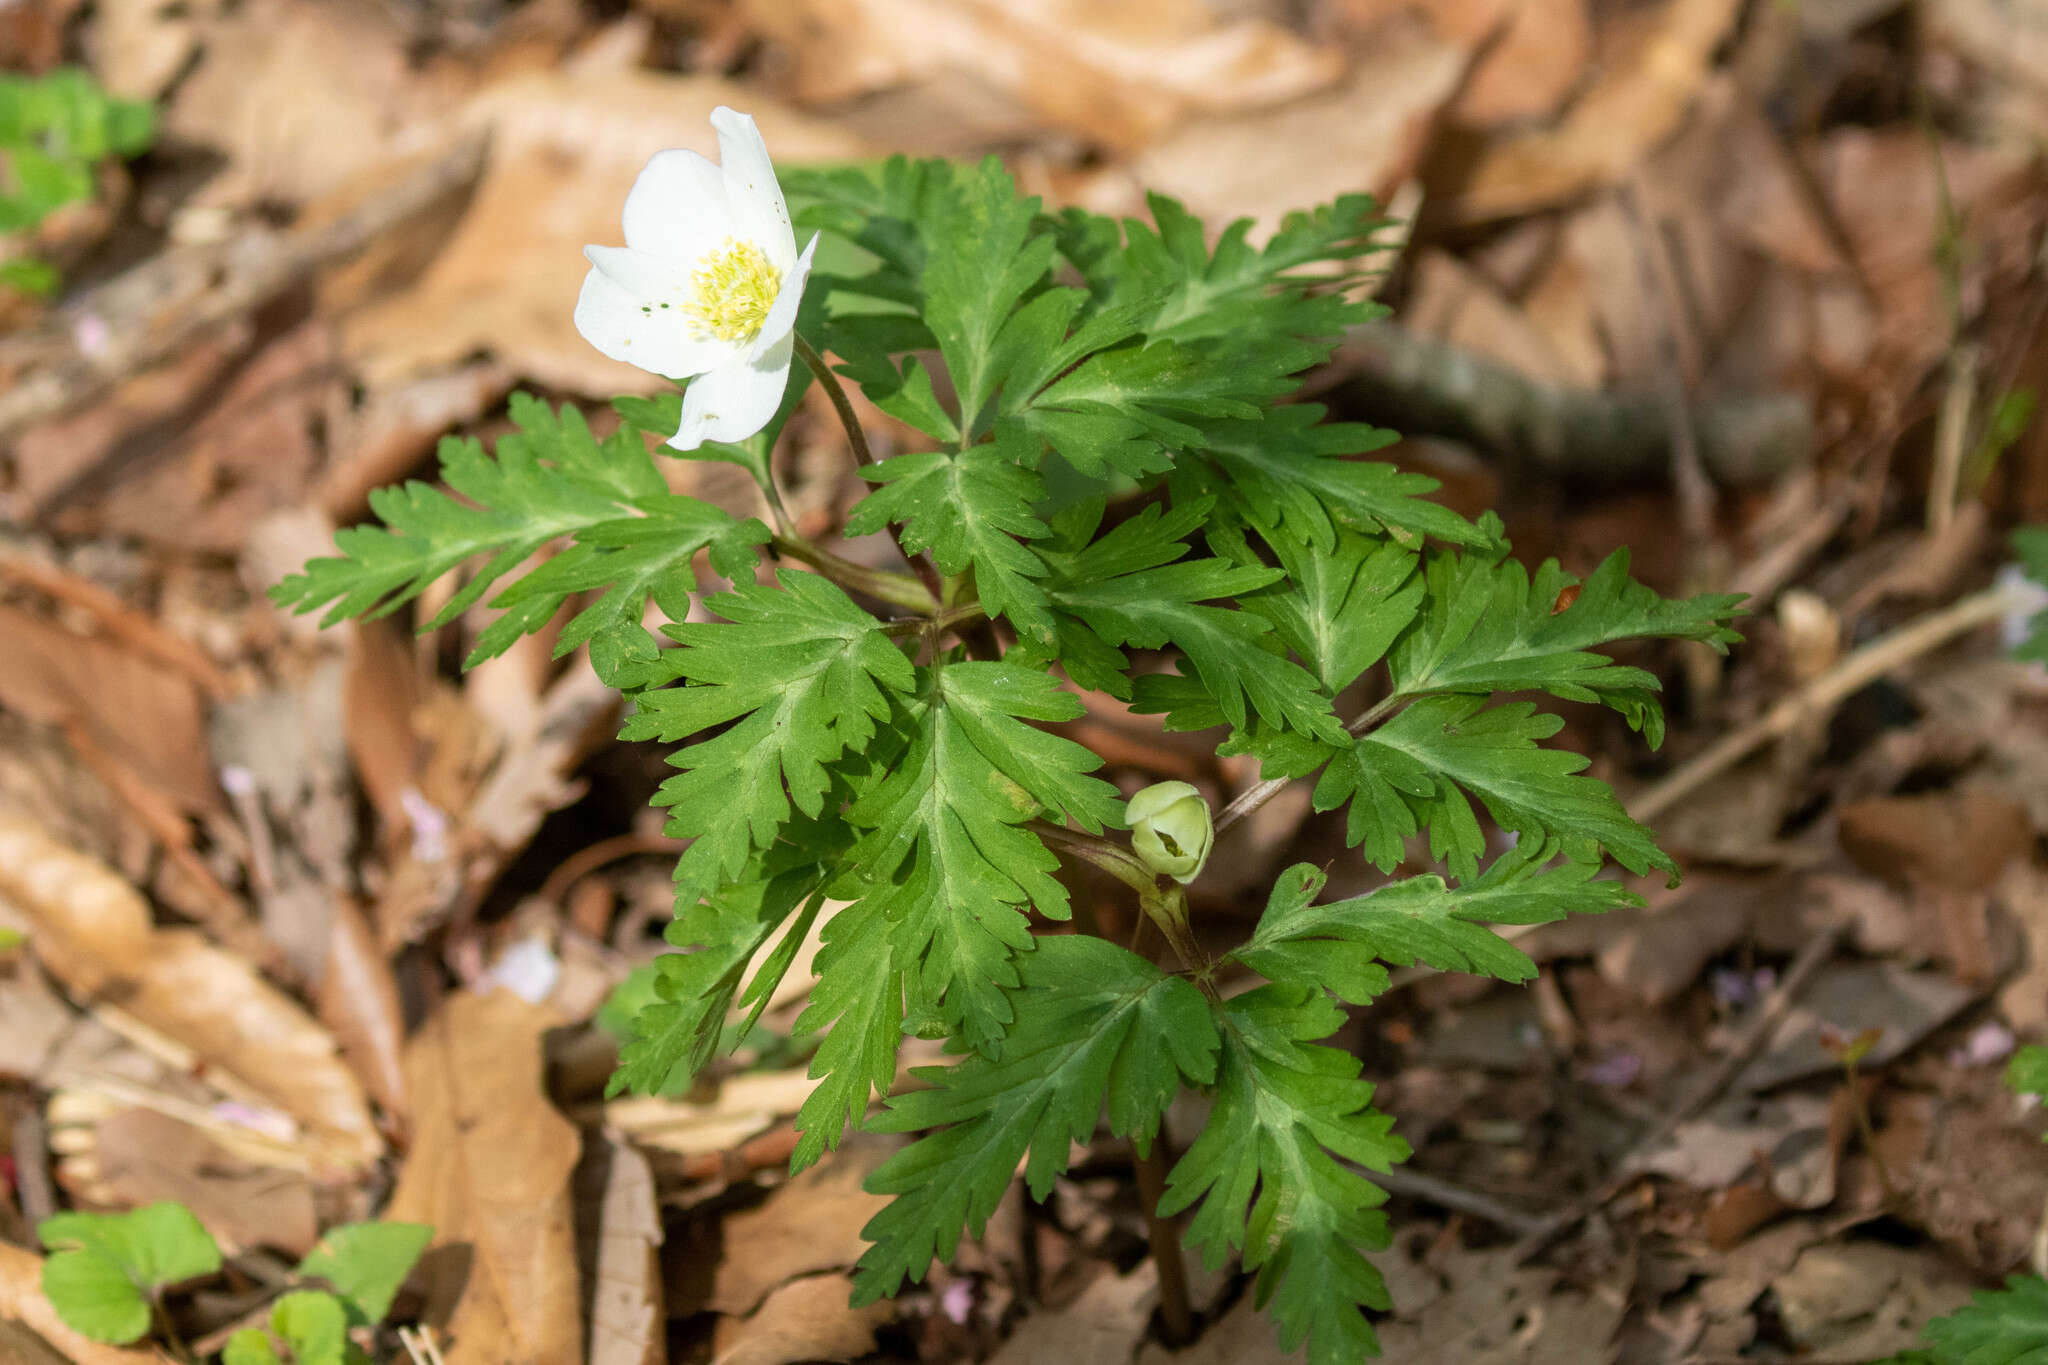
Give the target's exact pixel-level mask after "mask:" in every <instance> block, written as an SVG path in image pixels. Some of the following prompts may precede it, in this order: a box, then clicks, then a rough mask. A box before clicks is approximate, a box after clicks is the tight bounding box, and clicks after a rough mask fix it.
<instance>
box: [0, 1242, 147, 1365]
mask: <svg viewBox="0 0 2048 1365" xmlns="http://www.w3.org/2000/svg"><path fill="white" fill-rule="evenodd" d="M0 1320H6V1321H9V1322H18V1323H20V1324H22V1325H23V1326H25V1327H27V1328H29V1329H30V1330H31V1331H33V1332H34V1333H35V1334H36V1335H37V1336H39V1337H41V1338H42V1339H43V1340H44V1341H46V1342H48V1343H49V1344H50V1345H52V1346H54V1347H56V1348H57V1349H58V1350H60V1351H62V1352H63V1353H64V1357H65V1358H67V1359H68V1360H69V1361H70V1362H71V1365H168V1363H169V1361H170V1357H169V1356H167V1355H165V1354H164V1353H163V1352H161V1351H158V1350H154V1349H147V1350H135V1351H131V1350H125V1349H123V1348H122V1347H119V1346H102V1345H101V1344H100V1343H99V1342H97V1341H88V1340H87V1339H86V1338H84V1337H82V1336H80V1335H79V1334H78V1333H76V1332H74V1331H72V1330H71V1329H70V1328H69V1327H66V1326H65V1325H64V1324H63V1322H62V1321H61V1320H59V1319H58V1317H57V1310H56V1309H54V1308H52V1307H50V1300H49V1299H48V1298H47V1297H45V1296H44V1294H43V1258H42V1257H40V1256H37V1255H35V1254H34V1253H33V1252H28V1251H23V1250H22V1249H21V1248H20V1247H16V1246H9V1245H8V1244H7V1243H5V1242H0ZM6 1345H7V1342H6V1340H5V1338H4V1337H0V1348H4V1347H5V1346H6Z"/></svg>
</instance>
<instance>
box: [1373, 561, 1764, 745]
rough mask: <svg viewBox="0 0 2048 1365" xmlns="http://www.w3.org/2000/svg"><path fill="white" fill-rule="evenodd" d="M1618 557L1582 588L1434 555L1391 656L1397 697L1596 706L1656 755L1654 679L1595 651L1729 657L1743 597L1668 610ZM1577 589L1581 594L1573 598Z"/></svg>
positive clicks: (1552, 574)
mask: <svg viewBox="0 0 2048 1365" xmlns="http://www.w3.org/2000/svg"><path fill="white" fill-rule="evenodd" d="M1628 562H1629V556H1628V551H1627V550H1625V549H1622V550H1616V551H1615V552H1614V553H1613V554H1611V555H1609V556H1608V557H1607V558H1606V560H1605V561H1603V562H1602V563H1601V565H1600V567H1599V568H1598V569H1596V570H1594V572H1593V575H1592V577H1590V578H1588V579H1587V580H1586V581H1585V582H1584V583H1583V584H1580V583H1579V581H1578V580H1577V579H1575V578H1573V577H1572V576H1571V575H1569V574H1567V573H1566V572H1565V571H1564V570H1563V569H1562V568H1560V567H1559V566H1558V563H1557V561H1556V560H1554V559H1552V560H1546V561H1545V562H1544V563H1543V565H1542V567H1541V568H1539V569H1538V570H1537V571H1536V573H1535V575H1534V576H1533V577H1531V576H1530V574H1529V573H1528V571H1527V570H1525V569H1524V568H1523V567H1522V566H1521V564H1520V563H1518V562H1517V561H1515V560H1513V559H1507V558H1499V557H1487V556H1483V555H1473V554H1466V555H1453V554H1432V555H1430V556H1429V557H1428V560H1427V564H1426V567H1425V574H1426V576H1427V579H1428V583H1429V592H1428V595H1427V597H1426V598H1425V599H1424V600H1425V603H1426V605H1425V607H1424V610H1423V613H1422V617H1421V619H1420V620H1419V621H1418V622H1417V623H1416V627H1415V629H1414V630H1413V631H1411V632H1410V633H1409V634H1408V635H1407V636H1406V637H1405V638H1404V639H1403V640H1402V641H1401V643H1400V645H1399V647H1398V648H1396V649H1395V651H1394V654H1393V658H1392V661H1391V664H1392V669H1393V680H1394V690H1395V692H1397V693H1401V694H1411V695H1412V694H1418V693H1424V692H1472V693H1487V692H1523V691H1536V690H1541V691H1545V692H1548V693H1550V694H1551V695H1552V696H1555V697H1559V698H1562V699H1563V700H1566V701H1588V702H1597V703H1599V704H1601V705H1604V706H1608V707H1612V708H1613V709H1614V710H1616V711H1618V712H1620V713H1621V714H1622V715H1623V716H1624V717H1625V718H1626V719H1627V720H1628V722H1629V724H1630V725H1632V726H1633V727H1635V728H1636V729H1638V730H1641V731H1643V732H1644V736H1645V738H1647V739H1648V740H1649V741H1650V743H1651V745H1652V746H1655V745H1656V744H1658V743H1660V742H1661V741H1662V739H1663V735H1664V714H1663V711H1662V709H1661V708H1660V707H1659V706H1658V705H1657V701H1656V692H1657V690H1658V686H1659V684H1658V682H1657V678H1656V676H1655V675H1654V674H1651V673H1648V672H1645V671H1644V670H1642V669H1640V668H1629V667H1625V666H1623V665H1621V664H1617V663H1615V662H1614V661H1613V660H1612V659H1610V658H1608V657H1607V656H1606V655H1604V654H1596V653H1594V652H1593V650H1595V649H1596V648H1597V647H1599V646H1601V645H1608V644H1612V643H1614V642H1615V641H1617V640H1628V639H1666V640H1697V641H1700V642H1701V643H1704V644H1708V645H1711V646H1713V647H1714V648H1715V649H1718V650H1721V651H1723V652H1726V650H1727V647H1728V646H1729V645H1730V644H1732V643H1734V642H1735V641H1736V640H1738V639H1740V638H1741V637H1740V636H1738V635H1737V634H1736V633H1735V632H1734V631H1733V630H1732V629H1730V628H1729V626H1728V622H1729V621H1730V620H1732V619H1733V618H1734V616H1735V614H1736V611H1737V608H1738V607H1739V605H1740V604H1741V601H1742V598H1741V596H1740V594H1725V593H1721V594H1703V595H1701V596H1698V597H1692V598H1686V599H1684V600H1677V601H1673V600H1667V599H1665V598H1662V597H1659V596H1658V595H1657V594H1656V593H1654V592H1652V591H1651V590H1650V589H1648V588H1646V587H1644V586H1643V585H1642V584H1640V583H1638V582H1636V581H1635V580H1634V579H1632V578H1630V577H1629V576H1628ZM1573 589H1576V592H1575V593H1574V592H1572V591H1571V590H1573Z"/></svg>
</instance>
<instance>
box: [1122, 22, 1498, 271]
mask: <svg viewBox="0 0 2048 1365" xmlns="http://www.w3.org/2000/svg"><path fill="white" fill-rule="evenodd" d="M1465 61H1466V54H1465V51H1464V49H1462V48H1460V47H1458V46H1457V45H1455V44H1452V43H1447V42H1445V41H1443V40H1442V39H1440V38H1438V37H1436V36H1435V35H1433V34H1431V33H1429V32H1428V31H1427V29H1426V28H1425V27H1424V26H1423V25H1421V24H1417V23H1393V24H1389V25H1387V26H1385V29H1384V31H1383V32H1381V33H1380V35H1379V38H1378V41H1376V43H1375V44H1374V46H1373V48H1372V49H1371V50H1370V51H1369V52H1368V53H1367V54H1366V55H1365V56H1364V57H1363V58H1362V59H1361V60H1360V61H1359V62H1358V64H1357V65H1356V66H1355V67H1354V68H1353V69H1352V71H1351V72H1350V74H1349V75H1348V76H1346V77H1345V79H1344V81H1343V82H1342V83H1341V84H1340V85H1338V86H1336V87H1335V88H1334V89H1331V90H1327V91H1323V92H1320V93H1317V94H1313V95H1310V96H1308V97H1307V98H1304V99H1299V100H1295V101H1293V102H1292V103H1289V104H1285V105H1281V106H1279V107H1276V108H1272V109H1266V110H1261V111H1258V112H1255V113H1250V114H1240V115H1234V116H1231V117H1228V118H1200V119H1191V120H1189V121H1188V122H1186V123H1184V124H1181V125H1180V126H1179V127H1177V128H1176V129H1175V130H1174V131H1173V132H1172V133H1171V134H1170V135H1168V136H1167V137H1165V138H1162V139H1161V140H1160V141H1159V142H1157V143H1155V144H1153V145H1151V146H1149V147H1147V148H1146V149H1145V150H1144V151H1142V152H1140V153H1139V154H1138V155H1137V156H1136V157H1134V158H1133V159H1132V161H1131V163H1130V165H1129V167H1128V169H1125V170H1111V171H1107V172H1104V173H1103V175H1102V176H1101V177H1100V178H1099V180H1098V182H1097V183H1096V184H1095V185H1094V186H1092V187H1090V188H1088V189H1086V190H1084V191H1083V192H1082V195H1081V197H1082V198H1083V199H1084V200H1086V201H1087V202H1088V204H1089V207H1091V208H1096V209H1099V210H1102V211H1105V212H1108V211H1125V210H1135V209H1136V208H1138V207H1140V206H1142V204H1143V202H1144V192H1145V191H1146V190H1158V191H1160V192H1161V193H1164V194H1170V195H1173V196H1175V197H1176V198H1178V199H1180V200H1182V201H1183V202H1185V203H1186V204H1187V206H1188V207H1189V208H1190V209H1192V210H1193V211H1194V212H1196V213H1197V214H1200V215H1202V216H1203V217H1205V218H1207V219H1209V220H1210V222H1211V223H1212V224H1217V225H1220V224H1222V223H1226V222H1229V221H1230V220H1232V219H1235V218H1240V217H1246V216H1249V217H1251V218H1252V219H1254V220H1255V222H1256V223H1257V224H1258V228H1257V230H1256V231H1255V232H1254V233H1253V236H1254V237H1255V238H1259V239H1263V238H1264V237H1265V236H1267V235H1269V234H1270V233H1271V232H1272V231H1273V229H1275V228H1277V227H1278V226H1279V225H1280V221H1281V219H1283V218H1284V217H1285V216H1286V215H1287V214H1289V213H1292V212H1294V211H1296V210H1299V209H1305V208H1309V207H1312V206H1313V205H1316V204H1322V203H1326V202H1328V201H1329V200H1331V199H1334V198H1336V197H1337V196H1338V195H1340V194H1357V193H1362V192H1363V193H1371V194H1377V195H1379V196H1380V197H1381V199H1382V200H1385V199H1387V198H1389V197H1391V196H1392V195H1393V193H1394V191H1395V190H1396V189H1397V188H1398V187H1399V186H1400V185H1401V184H1402V183H1403V182H1404V181H1406V180H1407V179H1408V178H1409V176H1410V175H1412V174H1413V172H1414V170H1415V167H1416V163H1417V161H1418V159H1419V158H1420V156H1421V154H1422V150H1423V146H1424V144H1425V142H1426V139H1427V136H1428V133H1429V129H1430V126H1431V124H1432V123H1433V122H1434V120H1435V118H1436V116H1437V113H1438V111H1439V110H1441V109H1442V107H1443V104H1444V101H1445V100H1446V99H1448V98H1450V95H1451V92H1452V90H1453V89H1454V88H1455V87H1456V85H1457V81H1458V77H1459V76H1460V74H1462V73H1463V71H1464V69H1465Z"/></svg>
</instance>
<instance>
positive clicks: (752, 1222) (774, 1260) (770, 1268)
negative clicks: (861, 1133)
mask: <svg viewBox="0 0 2048 1365" xmlns="http://www.w3.org/2000/svg"><path fill="white" fill-rule="evenodd" d="M897 1145H898V1144H897V1143H895V1142H892V1141H877V1140H874V1139H871V1138H868V1137H860V1138H857V1139H855V1140H853V1141H850V1142H848V1143H847V1144H846V1145H845V1146H844V1147H841V1148H840V1149H839V1151H838V1153H837V1154H836V1155H834V1156H833V1157H832V1158H831V1159H830V1160H827V1161H822V1162H820V1163H819V1164H817V1165H816V1166H813V1167H811V1168H810V1169H809V1170H807V1171H805V1172H804V1173H803V1174H802V1175H800V1176H798V1177H797V1178H796V1179H794V1180H792V1181H790V1182H789V1183H788V1184H786V1185H783V1186H782V1187H780V1188H779V1189H777V1190H776V1191H775V1192H774V1193H772V1194H770V1195H769V1196H768V1198H767V1199H766V1200H765V1201H764V1202H763V1203H762V1204H761V1205H760V1206H759V1207H758V1208H752V1209H747V1210H745V1211H744V1212H741V1213H735V1214H732V1215H731V1216H729V1217H728V1218H726V1219H725V1221H724V1225H723V1227H724V1240H725V1246H726V1256H725V1258H724V1259H723V1260H722V1261H720V1262H719V1265H718V1270H717V1272H716V1273H715V1275H714V1276H713V1278H712V1282H711V1296H710V1298H709V1300H708V1301H707V1302H706V1304H705V1307H707V1308H710V1309H712V1310H713V1311H714V1312H719V1313H727V1314H743V1313H752V1312H753V1311H754V1310H755V1308H756V1307H762V1312H764V1313H765V1312H766V1311H767V1308H766V1307H763V1306H762V1305H763V1301H764V1300H766V1301H767V1302H768V1304H770V1305H772V1303H773V1299H772V1297H771V1295H772V1293H773V1291H774V1290H775V1289H776V1287H777V1286H779V1285H781V1284H783V1283H784V1282H785V1281H789V1280H795V1279H798V1278H800V1277H802V1276H805V1275H813V1274H816V1273H817V1272H819V1271H821V1270H839V1269H843V1268H845V1267H848V1266H851V1265H853V1264H854V1262H856V1261H858V1260H859V1259H860V1257H861V1253H862V1252H864V1251H866V1250H867V1246H868V1244H867V1240H866V1239H865V1238H863V1237H862V1236H861V1235H860V1230H861V1229H862V1228H864V1227H866V1226H867V1223H868V1220H869V1219H871V1218H873V1217H874V1216H875V1215H876V1214H877V1213H879V1212H881V1210H882V1208H883V1207H884V1206H885V1205H886V1204H887V1203H888V1202H889V1201H888V1200H886V1199H884V1198H883V1197H882V1196H880V1195H878V1194H869V1193H868V1192H867V1191H866V1190H864V1189H862V1188H861V1182H862V1181H863V1180H865V1179H867V1177H868V1175H869V1174H870V1173H871V1172H873V1170H874V1169H875V1167H877V1166H879V1165H881V1164H882V1161H883V1160H884V1159H885V1158H886V1157H887V1156H888V1155H889V1153H890V1152H891V1151H893V1150H894V1149H895V1147H896V1146H897Z"/></svg>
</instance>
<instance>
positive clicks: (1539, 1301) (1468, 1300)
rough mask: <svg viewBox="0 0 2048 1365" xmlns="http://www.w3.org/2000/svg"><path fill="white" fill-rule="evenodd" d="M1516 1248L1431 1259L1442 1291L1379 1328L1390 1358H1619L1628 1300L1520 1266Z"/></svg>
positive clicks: (1477, 1362)
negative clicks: (1617, 1341) (1618, 1337)
mask: <svg viewBox="0 0 2048 1365" xmlns="http://www.w3.org/2000/svg"><path fill="white" fill-rule="evenodd" d="M1519 1261H1520V1257H1519V1256H1518V1255H1517V1254H1516V1252H1515V1250H1514V1249H1513V1248H1512V1247H1504V1248H1499V1249H1495V1250H1490V1251H1466V1250H1463V1249H1462V1248H1460V1247H1457V1246H1455V1245H1453V1246H1451V1247H1449V1248H1448V1249H1447V1250H1445V1251H1444V1252H1443V1253H1442V1254H1441V1256H1440V1257H1439V1258H1434V1259H1433V1260H1432V1262H1431V1264H1432V1266H1433V1268H1434V1269H1435V1270H1436V1271H1437V1273H1438V1274H1439V1275H1440V1276H1441V1278H1442V1281H1443V1292H1442V1293H1441V1294H1440V1295H1439V1296H1437V1297H1435V1298H1434V1299H1432V1300H1431V1301H1430V1302H1429V1303H1428V1305H1427V1306H1426V1307H1424V1308H1422V1309H1421V1310H1420V1311H1415V1312H1402V1313H1398V1314H1397V1315H1396V1316H1395V1317H1394V1318H1393V1319H1391V1320H1389V1321H1386V1322H1383V1323H1380V1324H1378V1327H1377V1330H1378V1333H1379V1338H1380V1350H1381V1352H1382V1353H1383V1354H1384V1355H1385V1357H1386V1358H1387V1359H1389V1360H1402V1361H1411V1360H1412V1361H1439V1360H1440V1361H1447V1362H1448V1361H1453V1360H1455V1361H1457V1362H1458V1365H1600V1362H1605V1361H1611V1360H1612V1359H1614V1344H1613V1343H1614V1335H1615V1332H1616V1331H1617V1330H1618V1329H1619V1328H1620V1326H1621V1319H1622V1314H1623V1313H1624V1312H1625V1311H1627V1308H1628V1296H1627V1294H1626V1293H1624V1292H1622V1291H1621V1289H1620V1288H1618V1287H1617V1286H1614V1285H1611V1284H1596V1285H1594V1286H1593V1287H1592V1290H1591V1292H1589V1293H1584V1294H1581V1293H1578V1292H1575V1291H1572V1290H1569V1289H1565V1288H1563V1287H1562V1285H1561V1277H1560V1276H1559V1275H1558V1273H1557V1272H1556V1271H1554V1270H1547V1269H1543V1268H1541V1267H1532V1266H1520V1265H1519V1264H1518V1263H1519Z"/></svg>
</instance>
